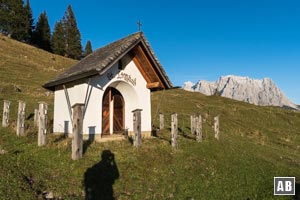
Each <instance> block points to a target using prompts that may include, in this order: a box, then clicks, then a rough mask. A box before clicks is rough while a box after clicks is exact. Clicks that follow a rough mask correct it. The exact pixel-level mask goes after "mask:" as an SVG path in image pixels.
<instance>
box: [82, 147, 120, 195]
mask: <svg viewBox="0 0 300 200" xmlns="http://www.w3.org/2000/svg"><path fill="white" fill-rule="evenodd" d="M119 176H120V175H119V170H118V167H117V164H116V162H115V158H114V154H113V153H112V152H111V151H110V150H104V151H103V152H102V155H101V160H100V162H98V163H96V164H95V165H93V166H92V167H91V168H88V169H87V170H86V172H85V174H84V181H83V184H84V187H85V200H114V199H115V198H114V193H113V184H114V183H115V180H117V179H118V178H119Z"/></svg>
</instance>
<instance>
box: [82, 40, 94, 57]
mask: <svg viewBox="0 0 300 200" xmlns="http://www.w3.org/2000/svg"><path fill="white" fill-rule="evenodd" d="M91 53H93V49H92V43H91V41H89V40H88V41H87V42H86V45H85V49H84V53H83V56H84V57H86V56H88V55H89V54H91Z"/></svg>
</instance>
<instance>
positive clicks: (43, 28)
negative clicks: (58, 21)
mask: <svg viewBox="0 0 300 200" xmlns="http://www.w3.org/2000/svg"><path fill="white" fill-rule="evenodd" d="M50 38H51V33H50V26H49V23H48V17H47V14H46V12H45V11H44V12H43V13H41V14H40V16H39V19H38V22H37V23H36V27H35V30H34V33H33V43H34V44H36V45H37V46H38V47H40V48H42V49H44V50H46V51H51V44H50Z"/></svg>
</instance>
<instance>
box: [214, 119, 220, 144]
mask: <svg viewBox="0 0 300 200" xmlns="http://www.w3.org/2000/svg"><path fill="white" fill-rule="evenodd" d="M219 128H220V126H219V115H218V116H216V117H214V129H215V138H216V139H217V140H219V139H220V130H219Z"/></svg>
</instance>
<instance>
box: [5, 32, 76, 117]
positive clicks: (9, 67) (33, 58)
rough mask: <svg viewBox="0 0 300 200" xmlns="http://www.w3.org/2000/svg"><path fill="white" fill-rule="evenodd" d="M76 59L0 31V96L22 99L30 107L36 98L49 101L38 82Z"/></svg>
mask: <svg viewBox="0 0 300 200" xmlns="http://www.w3.org/2000/svg"><path fill="white" fill-rule="evenodd" d="M76 62H77V61H75V60H71V59H68V58H64V57H62V56H58V55H54V54H50V53H48V52H47V51H43V50H41V49H37V48H35V47H33V46H29V45H27V44H24V43H21V42H18V41H15V40H12V39H9V38H8V37H5V36H3V35H1V34H0V100H1V101H2V100H3V99H8V100H11V101H12V103H14V104H16V103H17V101H18V100H23V101H26V103H27V105H26V107H27V108H28V110H32V111H33V109H34V107H36V106H37V102H38V101H40V100H43V101H46V102H48V103H52V99H53V96H52V94H51V93H49V92H48V91H47V90H45V89H43V88H42V87H41V85H43V84H44V83H45V82H47V81H49V80H50V79H52V78H54V77H55V76H56V75H57V74H59V73H60V72H62V71H63V70H65V69H66V68H67V67H70V66H71V65H73V64H75V63H76ZM17 88H18V89H20V90H21V92H17V90H18V89H17ZM12 113H15V112H12Z"/></svg>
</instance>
